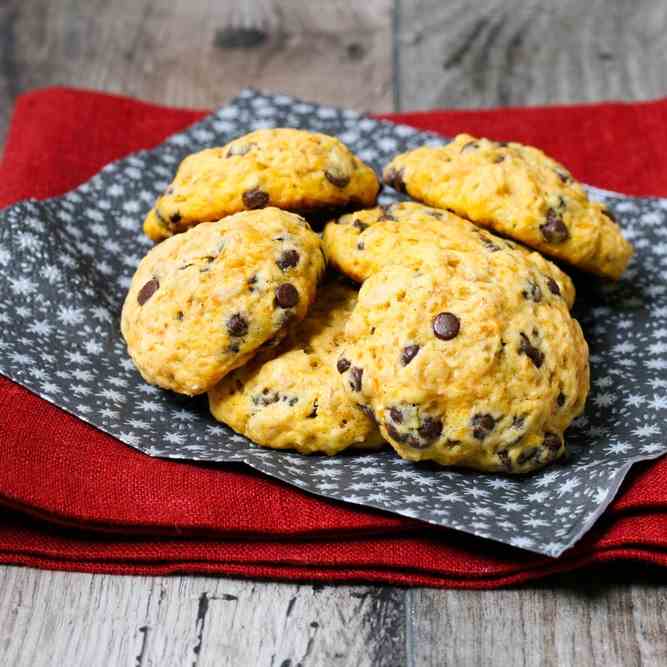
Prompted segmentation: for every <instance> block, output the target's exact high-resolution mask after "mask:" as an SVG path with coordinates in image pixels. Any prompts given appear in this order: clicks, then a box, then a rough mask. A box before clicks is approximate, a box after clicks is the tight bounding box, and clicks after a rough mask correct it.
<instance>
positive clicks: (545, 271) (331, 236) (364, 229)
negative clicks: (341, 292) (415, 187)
mask: <svg viewBox="0 0 667 667" xmlns="http://www.w3.org/2000/svg"><path fill="white" fill-rule="evenodd" d="M323 243H324V251H325V252H326V254H327V257H328V259H329V262H330V263H331V265H332V266H334V267H335V268H337V269H338V270H339V271H341V272H342V273H344V274H346V275H347V276H349V277H350V278H352V279H353V280H356V281H358V282H362V281H363V280H365V279H366V278H368V276H370V275H372V274H373V273H376V272H377V271H379V270H380V269H382V268H383V267H385V266H388V265H390V264H402V265H404V266H410V267H413V268H420V267H426V266H431V267H434V269H433V270H435V271H438V270H439V269H438V266H439V264H441V263H443V262H444V263H447V262H449V264H450V265H453V264H456V263H458V261H459V260H458V256H459V255H460V254H461V253H464V254H466V255H470V256H472V257H474V258H476V264H477V268H478V271H480V272H482V273H484V274H485V275H491V274H493V273H494V272H498V273H499V274H502V275H512V274H515V276H516V279H515V280H514V282H513V284H514V285H516V286H517V288H518V289H519V290H520V291H521V292H525V293H526V294H528V295H529V297H530V298H532V299H541V298H542V297H543V296H544V298H545V299H547V298H554V297H561V296H562V298H563V299H564V300H565V302H566V303H567V305H568V307H570V308H571V307H572V304H573V302H574V297H575V290H574V285H573V284H572V281H571V280H570V278H569V277H568V276H567V275H566V274H565V273H563V272H562V271H561V270H560V269H559V268H558V267H557V266H556V265H555V264H553V263H552V262H550V261H548V260H546V259H544V257H542V255H540V254H539V253H537V252H531V251H530V250H527V249H526V248H524V247H523V246H520V245H519V244H517V243H514V242H513V241H508V240H507V239H503V238H500V237H498V236H495V235H494V234H491V233H490V232H488V231H486V230H484V229H481V228H480V227H477V226H476V225H474V224H472V223H471V222H468V221H467V220H463V219H461V218H459V217H458V216H456V215H454V214H453V213H449V212H448V211H444V210H438V209H434V208H430V207H428V206H423V205H422V204H415V203H411V202H409V203H408V202H405V203H400V204H392V205H391V206H389V207H387V208H382V207H376V208H373V209H367V210H365V211H357V212H356V213H350V214H348V215H344V216H341V217H340V218H338V219H337V220H335V221H333V222H330V223H328V224H327V226H326V227H325V228H324V235H323ZM519 275H521V276H522V277H521V278H519Z"/></svg>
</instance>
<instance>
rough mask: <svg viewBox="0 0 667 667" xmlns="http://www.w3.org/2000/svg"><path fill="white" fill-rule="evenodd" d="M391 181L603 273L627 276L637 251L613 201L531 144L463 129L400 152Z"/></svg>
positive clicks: (389, 168)
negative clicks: (594, 195) (601, 198)
mask: <svg viewBox="0 0 667 667" xmlns="http://www.w3.org/2000/svg"><path fill="white" fill-rule="evenodd" d="M384 181H385V183H387V184H388V185H391V186H392V187H394V188H395V189H397V190H399V191H401V192H404V193H407V194H409V195H410V196H411V197H413V198H414V199H417V200H418V201H421V202H424V203H425V204H429V205H430V206H437V207H439V208H446V209H451V210H452V211H453V212H455V213H457V214H458V215H460V216H462V217H464V218H467V219H469V220H472V221H473V222H474V223H475V224H478V225H482V226H484V227H489V228H490V229H493V230H495V231H497V232H499V233H501V234H503V235H504V236H508V237H510V238H513V239H516V240H517V241H521V242H522V243H525V244H526V245H527V246H530V247H531V248H535V249H536V250H539V251H540V252H542V253H544V254H546V255H549V256H551V257H555V258H558V259H561V260H564V261H566V262H569V263H570V264H572V265H574V266H576V267H578V268H580V269H582V270H584V271H590V272H592V273H596V274H598V275H600V276H604V277H607V278H613V279H617V278H619V277H620V275H621V274H622V273H623V271H624V270H625V267H626V266H627V264H628V262H629V261H630V257H631V256H632V252H633V249H632V245H631V244H630V243H629V242H628V241H626V240H625V239H624V238H623V235H622V234H621V230H620V228H619V226H618V225H617V224H616V222H615V221H614V219H613V217H612V215H611V213H610V212H609V211H608V210H607V209H606V208H605V206H604V205H602V204H599V203H597V202H592V201H590V200H589V199H588V196H587V195H586V192H585V191H584V189H583V187H582V186H581V185H580V184H579V183H577V182H576V181H575V180H574V179H573V178H572V176H571V175H570V173H569V172H568V171H567V169H565V167H563V166H562V165H561V164H559V163H558V162H556V161H555V160H552V159H551V158H549V157H548V156H546V155H545V154H544V153H543V152H542V151H540V150H538V149H537V148H533V147H531V146H524V145H522V144H518V143H505V142H495V141H489V140H488V139H475V138H474V137H471V136H470V135H467V134H460V135H458V136H457V137H456V138H455V139H454V141H452V142H451V143H449V144H447V145H446V146H441V147H429V146H423V147H421V148H417V149H415V150H412V151H409V152H407V153H403V154H402V155H398V156H397V157H395V158H394V159H393V160H392V161H391V162H390V163H389V164H388V165H387V167H386V168H385V170H384Z"/></svg>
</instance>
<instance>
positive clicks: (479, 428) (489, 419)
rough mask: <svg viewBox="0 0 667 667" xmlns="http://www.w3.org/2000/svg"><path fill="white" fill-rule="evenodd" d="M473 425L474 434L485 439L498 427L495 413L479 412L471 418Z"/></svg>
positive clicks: (479, 438)
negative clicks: (494, 416)
mask: <svg viewBox="0 0 667 667" xmlns="http://www.w3.org/2000/svg"><path fill="white" fill-rule="evenodd" d="M470 425H471V426H472V434H473V436H474V437H475V438H477V440H484V438H486V436H487V435H489V433H491V431H493V429H494V428H495V427H496V420H495V419H494V418H493V415H490V414H488V413H487V414H483V413H477V414H476V415H474V416H473V418H472V419H471V420H470Z"/></svg>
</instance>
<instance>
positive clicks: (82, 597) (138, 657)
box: [0, 567, 406, 667]
mask: <svg viewBox="0 0 667 667" xmlns="http://www.w3.org/2000/svg"><path fill="white" fill-rule="evenodd" d="M0 591H1V594H0V664H1V665H13V666H23V665H25V666H26V667H27V666H30V667H43V666H47V665H48V666H54V667H55V666H60V665H71V666H76V665H86V667H95V666H98V665H99V666H100V667H104V666H106V665H136V667H164V666H169V665H193V666H195V667H209V666H211V667H213V666H216V667H217V666H219V665H230V666H233V667H238V666H243V665H275V666H276V667H296V666H297V665H304V666H305V665H341V666H343V665H349V666H350V667H356V666H357V665H358V666H360V667H365V666H371V665H379V666H382V667H384V666H385V665H386V666H387V667H390V666H393V665H402V664H405V663H406V654H405V646H406V644H405V636H404V617H405V611H404V591H403V590H402V589H392V588H388V587H387V588H382V587H367V586H327V587H324V586H306V585H291V584H278V583H254V582H249V581H242V580H233V579H214V578H210V577H111V576H104V575H88V574H76V573H69V572H42V571H39V570H33V569H29V568H15V567H2V568H0Z"/></svg>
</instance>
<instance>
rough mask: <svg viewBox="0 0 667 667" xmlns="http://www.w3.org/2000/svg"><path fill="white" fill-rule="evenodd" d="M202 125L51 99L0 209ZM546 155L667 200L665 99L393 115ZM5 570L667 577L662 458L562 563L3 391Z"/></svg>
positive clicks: (29, 126) (11, 172)
mask: <svg viewBox="0 0 667 667" xmlns="http://www.w3.org/2000/svg"><path fill="white" fill-rule="evenodd" d="M203 114H204V112H201V111H186V110H178V109H168V108H164V107H158V106H154V105H149V104H144V103H142V102H137V101H134V100H130V99H127V98H122V97H115V96H110V95H104V94H99V93H90V92H82V91H75V90H71V89H63V88H52V89H47V90H42V91H37V92H33V93H29V94H27V95H24V96H22V97H21V98H20V99H19V101H18V102H17V105H16V108H15V111H14V115H13V119H12V123H11V126H10V130H9V134H8V137H7V142H6V148H5V153H4V159H3V161H2V163H1V164H0V205H2V206H4V205H7V204H10V203H12V202H14V201H16V200H19V199H22V198H25V197H37V198H42V197H48V196H53V195H58V194H60V193H62V192H64V191H66V190H68V189H70V188H73V187H75V186H76V185H78V184H79V183H81V182H82V181H84V180H86V179H87V178H89V177H90V176H92V175H93V174H94V173H95V172H96V171H97V170H99V169H100V168H101V167H102V166H103V165H104V164H105V163H107V162H109V161H110V160H113V159H116V158H119V157H121V156H123V155H126V154H127V153H130V152H132V151H135V150H138V149H141V148H148V147H151V146H154V145H155V144H156V143H158V142H160V141H161V140H163V139H164V138H165V137H167V136H168V135H169V134H171V133H173V132H176V131H178V130H180V129H182V128H183V127H184V126H186V125H188V124H190V123H192V122H194V121H195V120H197V119H198V118H200V117H201V116H202V115H203ZM387 118H391V119H397V120H400V121H402V122H406V123H409V124H411V125H414V126H415V127H419V128H423V129H429V130H435V131H438V132H442V133H444V134H447V135H451V134H454V133H456V132H460V131H464V130H465V131H469V132H471V133H473V134H475V133H479V134H484V135H487V136H491V137H494V138H496V139H510V138H512V139H518V140H521V141H526V142H529V143H534V144H537V145H539V146H541V147H543V148H544V149H546V150H547V151H548V152H549V153H551V154H553V155H554V156H555V157H557V158H559V159H561V160H562V161H563V162H565V163H566V164H567V165H568V166H569V167H570V168H571V170H572V172H573V173H574V175H575V176H576V177H577V178H579V179H582V180H584V181H586V182H588V183H591V184H594V185H598V186H601V187H606V188H609V189H613V190H619V191H622V192H627V193H631V194H653V195H667V179H666V178H665V175H667V151H665V150H664V149H665V148H666V147H667V101H658V102H649V103H641V104H633V105H624V104H600V105H592V106H578V107H552V108H548V109H540V108H535V109H512V110H490V111H455V112H449V111H437V112H427V113H413V114H403V115H400V116H387ZM0 505H1V508H0V562H4V563H19V564H26V565H33V566H38V567H45V568H53V569H71V570H83V571H89V572H111V573H143V574H151V573H156V574H164V573H176V572H198V573H211V574H213V573H219V574H229V575H236V576H249V577H264V578H275V579H293V580H311V581H313V580H319V581H329V582H334V581H360V580H363V581H376V582H390V583H399V584H406V585H415V584H417V585H419V584H423V585H431V586H456V587H470V588H473V587H477V588H480V587H495V586H500V585H504V584H509V583H516V582H520V581H526V580H530V579H535V578H538V577H542V576H545V575H547V574H549V573H553V572H558V571H564V570H569V569H573V568H576V567H581V566H584V565H589V564H591V563H595V562H602V561H608V560H612V559H619V558H633V559H640V560H644V561H648V562H652V563H655V564H659V565H667V460H664V459H663V460H661V461H658V462H654V463H651V464H646V465H640V466H637V467H636V468H635V470H634V471H633V472H632V474H631V475H630V477H629V479H628V480H627V481H626V483H625V484H624V486H623V489H622V491H621V493H620V494H619V497H618V498H617V499H616V501H615V502H614V503H613V505H612V507H611V508H610V509H609V511H608V512H607V513H606V515H605V516H604V518H603V519H602V520H601V521H600V522H599V523H598V525H597V526H596V527H595V528H594V529H593V530H592V531H591V532H590V533H589V534H588V535H587V536H586V538H584V540H582V542H581V543H580V544H579V545H578V546H577V547H575V548H574V549H572V550H571V551H570V552H568V553H566V554H565V555H564V556H563V557H562V558H560V559H558V560H553V559H548V558H542V557H537V556H535V555H531V554H529V553H526V552H522V551H519V550H517V549H513V548H510V547H503V546H501V545H497V544H495V543H491V542H488V541H484V540H481V539H476V538H471V537H467V536H464V535H461V534H458V533H455V532H453V531H449V530H444V529H437V528H433V527H429V526H426V525H424V524H421V523H419V522H416V521H412V520H409V519H402V518H398V517H395V516H391V515H388V514H383V513H380V512H376V511H371V510H365V509H361V508H357V507H354V506H352V505H345V504H342V503H336V502H333V501H329V500H324V499H321V498H318V497H315V496H311V495H308V494H306V493H303V492H301V491H299V490H297V489H294V488H291V487H289V486H287V485H285V484H282V483H280V482H277V481H273V480H271V479H269V478H267V477H264V476H261V475H259V474H256V473H254V472H252V471H251V470H248V469H246V468H245V467H241V466H221V467H216V466H203V465H195V464H188V463H179V462H174V461H163V460H158V459H152V458H149V457H148V456H144V455H143V454H140V453H139V452H137V451H135V450H132V449H130V448H129V447H126V446H125V445H123V444H121V443H120V442H118V441H116V440H115V439H113V438H111V437H109V436H107V435H104V434H103V433H100V432H99V431H97V430H96V429H94V428H93V427H91V426H88V425H87V424H84V423H83V422H80V421H79V420H77V419H76V418H74V417H71V416H69V415H67V414H65V413H64V412H62V411H60V410H59V409H58V408H55V407H53V406H52V405H49V404H48V403H46V402H44V401H42V400H41V399H39V398H37V397H35V396H33V395H32V394H30V393H29V392H28V391H26V390H25V389H22V388H21V387H19V386H18V385H16V384H14V383H12V382H11V381H9V380H6V379H5V378H2V377H0Z"/></svg>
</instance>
